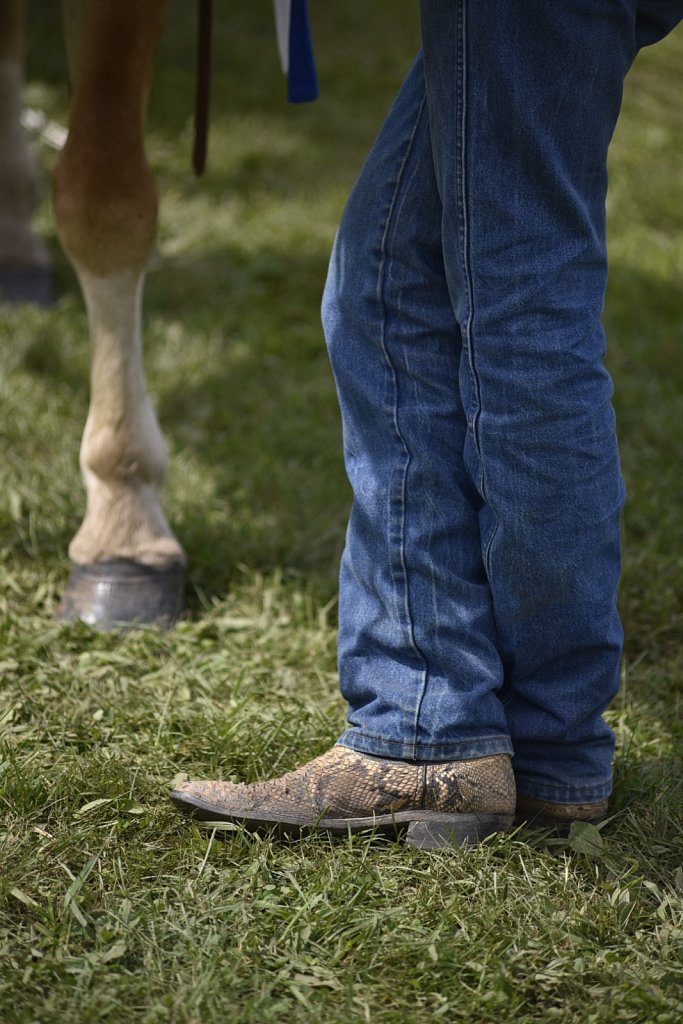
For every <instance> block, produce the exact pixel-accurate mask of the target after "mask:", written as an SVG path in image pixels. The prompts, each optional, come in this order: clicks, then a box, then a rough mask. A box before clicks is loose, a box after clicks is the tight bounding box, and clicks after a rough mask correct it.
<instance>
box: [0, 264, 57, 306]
mask: <svg viewBox="0 0 683 1024" xmlns="http://www.w3.org/2000/svg"><path fill="white" fill-rule="evenodd" d="M0 302H6V303H8V304H9V305H10V306H15V305H18V304H19V303H20V302H28V303H30V304H31V305H32V306H39V307H40V308H41V309H49V308H50V307H51V306H53V305H54V297H53V294H52V275H51V273H50V270H49V268H48V267H35V266H34V267H0Z"/></svg>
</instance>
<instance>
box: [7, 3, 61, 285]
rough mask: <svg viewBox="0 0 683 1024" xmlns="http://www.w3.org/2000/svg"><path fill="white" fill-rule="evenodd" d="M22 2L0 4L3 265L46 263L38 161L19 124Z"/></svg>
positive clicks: (31, 265)
mask: <svg viewBox="0 0 683 1024" xmlns="http://www.w3.org/2000/svg"><path fill="white" fill-rule="evenodd" d="M23 49H24V47H23V4H22V3H20V2H19V0H3V2H2V4H1V5H0V264H4V265H10V266H12V267H35V266H38V267H45V266H47V264H48V262H49V260H48V255H47V250H46V248H45V246H44V244H43V242H42V240H41V239H40V238H39V237H38V235H36V234H35V232H34V231H33V229H32V227H31V216H32V214H33V211H34V209H35V207H36V205H37V193H38V188H37V181H38V176H37V173H36V164H35V160H34V158H33V154H32V153H31V150H30V149H29V146H28V143H27V141H26V137H25V135H24V131H23V129H22V127H21V90H22V86H23Z"/></svg>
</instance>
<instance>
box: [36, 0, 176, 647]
mask: <svg viewBox="0 0 683 1024" xmlns="http://www.w3.org/2000/svg"><path fill="white" fill-rule="evenodd" d="M166 7H167V0H136V3H121V2H120V0H67V2H66V4H65V25H66V32H67V46H68V52H69V60H70V64H71V73H72V85H73V100H72V105H71V113H70V123H69V136H68V140H67V142H66V145H65V147H64V149H63V150H62V153H61V155H60V158H59V161H58V163H57V167H56V170H55V177H54V209H55V217H56V223H57V230H58V233H59V238H60V241H61V243H62V246H63V248H64V250H65V252H66V253H67V255H68V256H69V259H70V260H71V263H72V265H73V267H74V269H75V271H76V274H77V275H78V279H79V281H80V284H81V288H82V291H83V296H84V299H85V305H86V309H87V313H88V322H89V327H90V337H91V349H92V368H91V381H90V392H91V393H90V409H89V412H88V419H87V423H86V426H85V432H84V435H83V441H82V445H81V459H80V461H81V469H82V472H83V477H84V480H85V486H86V491H87V511H86V515H85V519H84V520H83V523H82V525H81V527H80V529H79V531H78V533H77V534H76V536H75V537H74V539H73V540H72V542H71V545H70V547H69V553H70V555H71V559H72V564H73V567H72V574H71V579H70V581H69V585H68V587H67V590H66V593H65V595H64V598H63V600H62V604H61V606H60V610H59V612H58V617H59V618H66V619H83V620H84V621H86V622H90V623H92V624H93V625H97V626H100V627H102V628H107V627H110V626H114V625H116V624H119V623H136V622H138V623H140V622H160V623H163V624H170V623H171V622H172V621H174V620H175V619H176V618H177V617H178V615H179V614H180V612H181V610H182V592H183V567H184V563H185V555H184V553H183V550H182V548H181V546H180V544H179V543H178V541H177V540H176V538H175V537H174V535H173V532H172V530H171V528H170V527H169V525H168V522H167V521H166V517H165V515H164V511H163V508H162V504H161V497H160V490H161V486H162V484H163V480H164V476H165V473H166V464H167V456H166V445H165V442H164V439H163V436H162V434H161V431H160V429H159V425H158V423H157V419H156V415H155V413H154V410H153V408H152V405H151V402H150V400H149V397H148V395H147V390H146V386H145V378H144V370H143V364H142V338H141V304H142V292H143V286H144V280H145V273H146V269H147V262H148V259H149V256H150V252H151V249H152V245H153V242H154V237H155V233H156V224H157V202H156V188H155V183H154V178H153V176H152V173H151V171H150V168H149V165H148V163H147V160H146V158H145V152H144V139H143V130H144V121H145V112H146V106H147V94H148V88H149V81H150V77H151V74H152V68H153V62H154V54H155V51H156V47H157V43H158V39H159V35H160V33H161V29H162V27H163V23H164V17H165V14H166Z"/></svg>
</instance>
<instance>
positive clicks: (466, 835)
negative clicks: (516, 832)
mask: <svg viewBox="0 0 683 1024" xmlns="http://www.w3.org/2000/svg"><path fill="white" fill-rule="evenodd" d="M512 821H513V815H512V814H435V815H434V817H433V818H432V817H430V818H424V819H421V820H419V821H411V823H410V825H409V826H408V831H407V833H406V840H405V841H406V843H407V844H408V845H409V846H415V847H417V848H418V849H419V850H443V849H447V848H449V847H450V848H453V847H468V846H476V845H477V843H478V842H479V840H480V839H483V838H484V837H485V836H490V835H492V834H493V833H494V832H508V831H509V830H510V828H511V827H512Z"/></svg>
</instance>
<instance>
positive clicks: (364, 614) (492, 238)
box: [323, 0, 683, 803]
mask: <svg viewBox="0 0 683 1024" xmlns="http://www.w3.org/2000/svg"><path fill="white" fill-rule="evenodd" d="M421 6H422V37H423V52H422V53H421V55H420V56H419V57H418V59H417V61H416V62H415V64H414V66H413V68H412V70H411V71H410V74H409V75H408V78H407V80H406V82H405V84H404V85H403V88H402V89H401V91H400V93H399V96H398V98H397V100H396V102H395V104H394V106H393V108H392V110H391V112H390V114H389V117H388V119H387V121H386V123H385V124H384V126H383V128H382V130H381V132H380V135H379V137H378V139H377V142H376V144H375V146H374V148H373V150H372V152H371V154H370V156H369V158H368V160H367V162H366V164H365V166H364V167H363V170H362V172H361V175H360V177H359V179H358V182H357V183H356V186H355V188H354V190H353V193H352V195H351V198H350V200H349V202H348V205H347V207H346V210H345V212H344V215H343V219H342V222H341V225H340V228H339V232H338V235H337V239H336V242H335V246H334V251H333V255H332V259H331V264H330V271H329V276H328V281H327V285H326V288H325V296H324V301H323V322H324V327H325V334H326V338H327V342H328V346H329V352H330V358H331V362H332V366H333V370H334V374H335V378H336V382H337V387H338V392H339V400H340V405H341V411H342V420H343V433H344V453H345V460H346V467H347V473H348V476H349V479H350V482H351V485H352V488H353V493H354V501H353V507H352V511H351V516H350V522H349V527H348V533H347V540H346V546H345V550H344V554H343V558H342V565H341V575H340V607H339V615H340V629H339V669H340V683H341V688H342V693H343V695H344V696H345V698H346V700H347V701H348V704H349V714H348V729H347V730H346V731H345V732H344V734H343V735H342V737H341V739H340V741H339V742H340V743H342V744H343V745H345V746H348V747H352V748H353V749H355V750H358V751H362V752H365V753H368V754H376V755H382V756H387V757H394V758H401V759H408V760H418V761H439V760H452V759H460V758H476V757H481V756H484V755H488V754H500V753H510V754H513V766H514V770H515V775H516V779H517V785H518V791H519V792H520V793H522V794H526V795H529V796H534V797H538V798H541V799H545V800H551V801H557V802H564V803H575V802H588V801H595V800H600V799H603V798H604V797H606V796H607V795H609V792H610V790H611V760H612V755H613V746H614V738H613V734H612V732H611V730H610V729H609V727H608V726H607V725H606V723H605V722H604V720H603V717H602V712H603V711H604V709H605V707H606V705H607V704H608V702H609V701H610V699H611V698H612V697H613V696H614V694H615V693H616V691H617V688H618V681H619V660H620V653H621V644H622V630H621V625H620V621H619V616H618V614H617V607H616V595H617V584H618V577H619V557H620V556H619V513H620V508H621V505H622V502H623V499H624V487H623V483H622V478H621V473H620V468H619V456H618V450H617V441H616V435H615V422H614V412H613V409H612V404H611V396H612V384H611V381H610V378H609V376H608V374H607V372H606V370H605V368H604V365H603V357H604V352H605V340H604V334H603V330H602V327H601V325H600V315H601V310H602V305H603V298H604V292H605V284H606V252H605V212H604V204H605V192H606V187H607V175H606V156H607V147H608V144H609V141H610V137H611V135H612V131H613V129H614V125H615V122H616V119H617V115H618V112H619V106H620V102H621V94H622V83H623V79H624V76H625V74H626V72H627V70H628V68H629V66H630V64H631V62H632V60H633V58H634V56H635V53H636V51H637V49H638V47H639V46H640V45H643V44H645V43H648V42H653V41H655V39H656V38H659V37H661V36H662V35H664V34H666V32H667V31H668V30H669V29H670V28H671V27H673V25H674V24H675V23H676V22H677V21H678V20H680V18H681V16H682V14H683V2H681V0H676V2H675V3H674V2H666V0H661V2H656V0H652V2H650V3H647V2H642V3H638V2H636V0H619V2H617V0H572V2H571V3H566V4H565V3H558V2H557V0H499V2H496V3H493V2H486V0H422V5H421Z"/></svg>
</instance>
